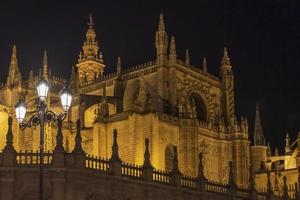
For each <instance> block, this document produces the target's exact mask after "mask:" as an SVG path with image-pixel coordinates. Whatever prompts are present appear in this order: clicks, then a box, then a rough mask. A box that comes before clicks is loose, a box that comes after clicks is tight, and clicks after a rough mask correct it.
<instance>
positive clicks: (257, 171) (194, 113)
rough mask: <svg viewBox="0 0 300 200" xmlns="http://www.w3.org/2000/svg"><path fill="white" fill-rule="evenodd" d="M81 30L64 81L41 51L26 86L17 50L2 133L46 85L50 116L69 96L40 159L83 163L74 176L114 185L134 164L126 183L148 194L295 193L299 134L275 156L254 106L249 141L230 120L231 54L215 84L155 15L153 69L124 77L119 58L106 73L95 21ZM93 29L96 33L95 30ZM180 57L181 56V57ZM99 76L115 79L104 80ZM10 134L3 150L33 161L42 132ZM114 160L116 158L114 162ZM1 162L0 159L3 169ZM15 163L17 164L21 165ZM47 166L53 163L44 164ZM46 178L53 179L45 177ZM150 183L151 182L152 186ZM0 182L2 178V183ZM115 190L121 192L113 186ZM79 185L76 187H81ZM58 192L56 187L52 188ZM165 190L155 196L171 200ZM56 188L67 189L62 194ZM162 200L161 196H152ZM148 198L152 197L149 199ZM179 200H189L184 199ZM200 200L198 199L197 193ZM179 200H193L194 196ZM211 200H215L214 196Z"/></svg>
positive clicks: (3, 103) (245, 128)
mask: <svg viewBox="0 0 300 200" xmlns="http://www.w3.org/2000/svg"><path fill="white" fill-rule="evenodd" d="M87 21H88V23H87V27H86V28H87V30H86V34H85V38H84V41H83V45H82V49H81V50H80V49H78V51H79V56H78V60H77V63H74V66H65V67H66V68H69V69H70V76H69V78H68V80H64V79H63V78H61V77H59V76H55V75H53V74H52V73H51V69H50V67H53V68H54V67H55V66H53V64H52V63H51V55H52V54H53V53H54V52H49V51H48V52H47V51H46V50H45V51H44V54H42V53H41V59H40V61H41V67H40V71H39V72H38V73H35V72H34V71H32V70H31V71H30V72H28V73H29V78H28V80H24V79H23V78H22V74H21V70H22V68H21V67H19V65H18V59H17V48H16V46H15V45H14V46H13V50H12V56H11V60H10V64H9V70H8V76H7V80H6V82H5V83H2V86H1V88H0V128H1V130H7V129H8V125H7V123H5V121H3V120H4V119H5V120H6V119H7V117H8V116H11V115H13V113H14V106H15V105H16V103H17V101H18V99H20V98H22V99H24V100H25V102H27V104H28V105H27V107H28V108H29V109H34V108H35V101H33V100H34V99H35V98H36V91H35V85H36V83H37V82H38V80H40V79H41V78H42V77H43V78H45V79H47V80H48V81H49V83H50V84H51V93H50V95H49V97H48V98H47V100H46V103H47V105H48V107H50V108H51V110H54V111H55V112H61V111H62V110H61V109H62V108H61V106H60V103H59V99H58V96H59V95H58V93H59V91H60V90H61V89H62V88H63V87H64V86H65V85H66V84H67V86H68V87H69V88H70V90H71V91H72V93H73V95H72V96H73V100H72V105H71V108H70V109H69V113H68V116H67V118H66V119H65V120H64V122H63V123H62V124H61V123H60V124H59V125H58V126H57V125H54V124H47V125H46V128H45V134H46V136H45V138H46V140H45V150H46V152H47V151H49V152H52V151H53V150H55V149H56V150H59V152H62V153H63V154H62V155H63V156H66V160H64V162H63V165H64V164H66V165H68V164H69V163H70V162H73V161H74V159H75V158H78V160H76V159H75V161H74V162H75V164H74V167H77V166H81V165H80V164H82V163H83V165H82V166H81V167H82V168H80V170H84V169H86V168H88V167H91V166H92V167H91V168H93V170H94V171H93V173H94V172H95V173H97V172H98V171H101V170H104V171H105V170H110V171H109V172H105V173H104V174H102V175H103V176H106V175H111V174H114V175H116V177H117V175H118V173H119V175H120V174H122V173H127V171H126V172H125V171H124V169H125V168H126V166H127V164H126V163H131V164H128V166H129V165H130V167H128V168H126V169H128V170H129V168H130V170H131V171H130V170H129V171H130V173H131V172H132V174H125V176H126V177H129V176H133V174H135V176H136V177H135V179H134V181H139V180H141V179H151V180H152V179H153V180H154V182H153V184H156V182H159V181H162V180H165V183H164V184H170V185H176V184H177V185H180V184H185V187H194V183H195V184H196V186H195V187H197V190H199V191H200V190H201V191H202V190H203V191H204V190H206V189H207V188H209V187H204V186H203V184H212V183H214V184H215V183H218V184H219V185H218V187H219V186H220V187H223V186H224V187H225V186H226V187H225V189H224V190H223V189H221V190H218V191H215V192H220V191H226V194H228V195H230V196H231V197H232V195H235V194H237V189H238V188H244V189H245V188H251V191H254V190H259V189H260V188H266V186H267V185H268V188H269V189H270V191H271V190H272V188H278V191H274V194H275V192H276V194H278V195H282V194H283V193H284V192H283V191H284V185H286V184H294V183H293V182H292V181H295V180H296V176H298V170H297V168H298V167H300V153H299V152H300V134H299V137H298V138H297V140H296V141H295V142H292V138H290V136H289V135H288V134H287V136H286V138H285V141H284V142H285V152H284V154H283V155H281V154H280V153H281V152H280V151H278V150H276V151H275V150H274V149H275V148H274V147H273V146H272V145H269V143H268V142H267V139H266V138H265V137H264V133H263V123H262V118H261V113H260V107H259V106H257V107H256V119H255V125H254V132H253V133H250V132H249V125H248V120H247V117H238V116H237V115H236V111H235V95H234V79H235V78H238V77H234V72H233V70H234V64H233V63H234V62H231V60H230V55H231V52H230V51H229V50H228V49H227V48H224V49H223V50H221V51H220V58H221V59H220V61H219V65H218V66H217V67H218V68H219V74H218V75H217V76H216V75H213V74H211V73H210V72H209V67H210V65H209V63H210V62H209V61H208V60H207V59H206V57H205V56H204V55H196V53H195V52H190V51H189V50H188V49H186V50H184V49H181V50H180V51H178V49H177V47H176V40H175V36H176V33H172V34H170V33H168V32H167V25H166V23H165V20H164V16H163V15H162V14H160V16H159V19H158V25H157V26H156V27H153V38H149V41H152V40H153V39H155V43H154V44H153V46H155V49H156V56H155V57H154V58H153V59H152V60H150V61H149V60H148V61H145V62H144V63H142V64H139V65H136V66H131V67H129V66H126V67H125V66H123V63H122V61H121V57H122V60H123V59H125V58H123V56H118V55H115V56H116V59H115V61H116V62H115V65H114V66H113V67H112V66H106V65H105V64H104V60H103V56H102V51H103V52H104V55H105V49H102V46H101V43H100V42H98V39H99V38H97V34H96V28H95V27H96V25H95V21H94V18H93V17H92V15H91V14H90V15H89V19H88V20H87ZM97 26H98V27H101V24H97ZM187 34H188V33H187ZM169 38H170V39H169ZM183 42H184V41H183ZM22 51H23V50H21V51H20V53H22ZM178 52H185V54H184V55H179V54H178ZM193 53H195V54H193ZM48 57H49V60H48ZM145 57H148V56H147V55H145ZM69 59H72V58H69ZM193 60H197V61H201V64H200V66H199V65H198V66H196V65H194V64H193ZM212 63H213V62H212ZM104 69H109V70H107V71H112V72H111V73H105V70H104ZM23 73H25V72H23ZM253 110H255V109H253ZM262 114H263V113H262ZM262 117H263V115H262ZM25 120H26V119H25ZM10 126H12V134H11V131H9V137H8V139H9V141H8V143H7V141H6V136H5V134H0V149H3V148H4V147H5V146H7V145H10V147H9V148H10V149H11V148H12V147H11V143H12V140H13V147H14V149H15V150H16V152H17V153H16V155H19V154H18V153H19V152H23V153H24V152H25V151H26V152H27V153H28V152H35V151H37V150H38V149H39V134H38V130H36V129H25V130H20V129H19V128H18V126H17V123H16V120H15V119H14V120H13V123H10ZM58 129H59V130H58ZM10 130H11V129H10ZM113 133H114V135H112V134H113ZM117 133H118V135H117ZM57 134H58V138H57V137H56V136H57ZM274 134H275V133H274ZM117 136H118V138H117ZM252 136H253V139H254V142H253V145H252V144H251V140H252V139H251V138H252ZM12 138H13V139H12ZM55 141H57V142H58V144H57V143H55ZM144 144H145V145H144ZM112 147H113V148H112ZM272 147H273V148H272ZM145 148H146V149H145ZM273 150H274V151H273ZM56 153H57V152H56ZM50 154H51V153H49V156H50ZM112 154H113V155H114V156H111V155H112ZM13 155H15V154H13ZM20 155H21V154H20ZM22 155H23V154H22ZM26 155H27V154H26ZM30 155H31V154H30ZM32 155H33V154H32ZM47 155H48V154H47ZM55 155H57V154H55ZM67 155H68V156H69V155H71V157H68V156H67ZM150 155H151V156H150ZM72 156H74V159H73V157H72ZM71 158H72V159H73V160H72V159H71ZM1 159H2V157H1V156H0V165H1ZM20 159H21V158H20ZM20 159H19V161H18V162H21V161H20ZM51 159H52V157H51ZM51 159H50V157H49V162H51ZM53 159H54V157H53ZM85 159H86V160H85ZM16 162H17V161H16ZM24 162H25V161H24ZM26 162H27V161H26ZM55 162H57V161H55ZM91 163H92V164H91ZM25 164H26V163H24V165H25ZM98 165H99V166H98ZM125 165H126V166H125ZM49 166H50V167H51V166H53V165H49ZM139 166H142V167H141V168H139ZM0 168H1V167H0ZM1 169H2V168H1ZM10 169H14V168H10ZM18 169H19V168H18ZM20 169H22V167H20ZM60 169H65V168H64V167H62V168H60ZM72 169H73V168H72ZM122 169H123V171H122ZM249 169H251V170H249ZM141 170H144V171H141ZM52 171H53V172H55V174H52V175H53V177H56V178H55V180H60V179H62V178H69V177H70V176H67V175H66V176H59V173H62V172H61V171H62V170H52ZM52 171H51V170H49V173H50V172H51V173H52ZM133 171H134V172H133ZM81 172H82V173H81ZM90 172H91V171H90ZM90 172H89V174H88V176H89V178H92V179H94V178H95V179H96V178H99V177H100V176H90ZM128 173H129V172H128ZM152 173H153V174H156V175H155V176H152ZM82 174H85V172H83V171H80V173H78V174H76V176H74V177H77V175H78V176H81V175H82ZM141 174H142V175H141ZM0 175H1V173H0ZM17 175H18V173H16V176H17ZM52 175H51V177H52ZM102 175H101V177H102ZM123 175H124V174H123ZM125 176H123V177H125ZM139 176H141V177H139ZM283 176H286V178H287V179H286V181H287V182H284V179H283ZM49 177H50V176H49ZM72 177H73V176H72ZM155 177H160V178H157V179H155ZM190 177H193V178H190ZM268 177H269V178H268ZM119 178H120V177H119ZM275 179H276V185H275ZM2 180H4V178H3V179H1V180H0V182H1V181H2ZM5 180H6V179H5ZM9 180H13V179H9ZM14 180H16V181H18V180H19V179H18V178H16V179H14ZM84 180H85V179H84ZM97 180H98V179H97ZM105 180H106V179H105ZM122 180H123V179H122ZM169 180H170V181H169ZM114 181H117V182H118V184H119V183H122V181H119V179H118V177H117V178H115V179H114ZM134 181H133V182H134ZM168 181H169V182H168ZM193 181H195V182H193ZM289 181H290V182H289ZM50 182H51V181H50ZM50 182H49V183H50ZM75 182H76V183H79V182H80V180H76V181H75ZM51 183H52V182H51ZM64 183H66V184H68V183H69V181H60V182H59V184H64ZM93 183H98V182H97V181H91V182H84V184H85V185H84V186H80V187H79V186H78V187H77V186H76V187H75V186H74V188H80V189H82V190H85V188H87V189H88V191H89V192H86V193H84V192H82V193H81V191H80V190H78V189H77V190H76V191H75V193H76V198H77V197H78V198H79V197H80V198H81V197H82V198H81V199H102V196H101V198H100V197H99V196H97V195H98V193H97V192H94V193H91V191H92V190H95V191H96V190H97V188H98V187H100V185H101V184H98V185H97V187H96V186H95V187H94V186H93V187H92V184H93ZM267 183H268V184H267ZM130 184H131V183H130ZM132 184H134V185H133V186H131V185H130V187H132V188H137V190H138V186H140V185H139V183H137V184H136V183H135V182H134V183H132ZM18 185H21V186H22V187H23V186H24V187H25V186H26V187H27V186H28V187H31V184H29V185H28V184H25V183H24V182H23V183H18ZM150 185H151V186H150ZM150 185H148V186H149V187H148V186H147V187H148V189H149V188H150V187H152V183H151V184H150ZM48 186H49V187H52V186H50V185H47V187H48ZM54 186H55V187H56V185H55V184H53V187H54ZM275 186H276V187H275ZM22 187H20V188H19V187H14V188H16V190H20V191H21V190H22V189H24V188H22ZM163 187H164V188H161V191H164V190H167V189H166V187H165V186H163ZM214 187H215V186H214ZM62 188H64V187H59V188H58V189H62ZM66 188H67V187H66ZM108 188H110V187H108ZM212 188H213V187H212ZM194 189H195V188H194ZM24 190H25V189H24ZM49 191H50V190H49ZM116 191H117V190H116ZM174 191H175V190H174ZM178 191H179V190H178ZM180 191H181V190H180ZM265 191H267V190H265ZM23 192H24V191H23ZM98 192H99V191H98ZM75 193H74V194H75ZM127 193H128V192H127ZM127 193H126V194H127ZM160 193H164V192H157V193H155V194H160ZM5 194H6V193H5ZM20 194H21V193H20ZM150 194H151V192H149V196H151V195H150ZM170 194H171V193H170ZM185 194H191V195H193V194H192V193H190V191H187V192H186V193H185ZM238 194H240V193H238ZM251 194H252V193H251ZM272 194H273V192H272ZM24 195H25V196H22V195H21V196H20V199H32V198H31V196H29V197H28V196H26V194H25V193H24ZM93 195H94V197H95V198H94V197H93ZM201 195H202V196H203V193H201ZM201 195H200V196H201ZM0 196H1V188H0ZM181 196H182V197H186V198H188V199H199V196H197V198H196V197H195V198H190V196H185V195H181ZM204 196H205V195H204ZM23 197H24V198H23ZM97 197H99V198H97ZM205 197H206V196H205ZM222 197H223V194H222ZM76 198H74V199H76ZM124 198H125V197H124ZM207 198H209V199H214V198H211V196H207ZM53 199H55V198H53ZM107 199H119V198H115V197H111V198H107ZM120 199H121V198H120ZM122 199H123V198H122ZM126 199H132V198H131V197H128V198H127V197H126ZM133 199H147V198H144V197H140V198H133ZM148 199H149V198H148ZM166 199H167V198H166ZM179 199H180V198H179ZM219 199H222V198H219Z"/></svg>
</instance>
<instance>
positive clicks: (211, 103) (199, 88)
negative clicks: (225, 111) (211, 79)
mask: <svg viewBox="0 0 300 200" xmlns="http://www.w3.org/2000/svg"><path fill="white" fill-rule="evenodd" d="M211 87H212V86H210V85H208V84H205V83H203V82H202V81H199V80H197V79H193V78H190V77H188V76H187V75H183V76H182V77H177V95H178V104H179V105H185V106H186V105H188V104H189V96H190V95H191V94H192V93H193V92H194V93H197V94H199V95H200V96H201V97H202V99H203V101H204V103H205V105H206V109H207V114H208V121H213V120H214V119H215V117H216V116H217V114H218V104H217V103H216V102H217V101H216V100H215V97H216V95H215V94H214V93H212V91H211Z"/></svg>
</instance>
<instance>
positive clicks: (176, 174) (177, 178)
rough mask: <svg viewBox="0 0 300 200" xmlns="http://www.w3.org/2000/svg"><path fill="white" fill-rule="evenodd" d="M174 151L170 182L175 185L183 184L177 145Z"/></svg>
mask: <svg viewBox="0 0 300 200" xmlns="http://www.w3.org/2000/svg"><path fill="white" fill-rule="evenodd" d="M173 151H174V157H173V167H172V170H171V172H170V175H171V177H170V183H171V184H172V185H174V186H181V177H182V173H181V172H180V170H179V166H178V153H177V147H176V146H174V148H173Z"/></svg>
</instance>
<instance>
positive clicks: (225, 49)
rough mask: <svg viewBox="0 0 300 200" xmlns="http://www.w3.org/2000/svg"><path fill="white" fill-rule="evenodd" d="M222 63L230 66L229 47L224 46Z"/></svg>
mask: <svg viewBox="0 0 300 200" xmlns="http://www.w3.org/2000/svg"><path fill="white" fill-rule="evenodd" d="M221 63H222V65H224V66H225V65H226V66H230V64H231V63H230V58H229V56H228V51H227V48H226V47H224V52H223V58H222V62H221Z"/></svg>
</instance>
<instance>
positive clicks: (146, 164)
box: [143, 138, 152, 168]
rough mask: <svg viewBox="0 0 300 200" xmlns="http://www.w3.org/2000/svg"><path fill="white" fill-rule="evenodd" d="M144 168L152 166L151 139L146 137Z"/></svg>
mask: <svg viewBox="0 0 300 200" xmlns="http://www.w3.org/2000/svg"><path fill="white" fill-rule="evenodd" d="M143 167H144V168H152V165H151V161H150V150H149V139H148V138H146V139H145V153H144V164H143Z"/></svg>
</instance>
